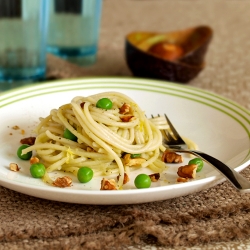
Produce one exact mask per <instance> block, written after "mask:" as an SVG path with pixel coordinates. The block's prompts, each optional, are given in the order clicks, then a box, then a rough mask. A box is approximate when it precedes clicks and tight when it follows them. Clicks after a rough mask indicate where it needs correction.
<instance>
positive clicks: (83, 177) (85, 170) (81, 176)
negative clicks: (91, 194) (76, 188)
mask: <svg viewBox="0 0 250 250" xmlns="http://www.w3.org/2000/svg"><path fill="white" fill-rule="evenodd" d="M93 175H94V172H93V170H92V169H91V168H89V167H81V168H79V169H78V172H77V178H78V180H79V181H80V182H81V183H87V182H89V181H90V180H91V179H92V178H93Z"/></svg>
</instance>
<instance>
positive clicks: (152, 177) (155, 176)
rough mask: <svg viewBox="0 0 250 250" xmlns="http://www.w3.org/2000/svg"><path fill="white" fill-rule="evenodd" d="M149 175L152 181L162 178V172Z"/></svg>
mask: <svg viewBox="0 0 250 250" xmlns="http://www.w3.org/2000/svg"><path fill="white" fill-rule="evenodd" d="M149 177H150V179H151V181H152V182H157V181H158V180H159V179H160V174H159V173H154V174H150V175H149Z"/></svg>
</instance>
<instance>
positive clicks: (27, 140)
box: [20, 136, 36, 145]
mask: <svg viewBox="0 0 250 250" xmlns="http://www.w3.org/2000/svg"><path fill="white" fill-rule="evenodd" d="M35 140H36V137H32V136H31V137H27V138H23V139H21V140H20V143H21V144H28V145H34V143H35Z"/></svg>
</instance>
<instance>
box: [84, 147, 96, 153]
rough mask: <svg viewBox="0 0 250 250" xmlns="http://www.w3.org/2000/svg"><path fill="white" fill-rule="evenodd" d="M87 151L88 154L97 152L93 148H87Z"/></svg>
mask: <svg viewBox="0 0 250 250" xmlns="http://www.w3.org/2000/svg"><path fill="white" fill-rule="evenodd" d="M86 151H87V152H95V150H94V149H93V148H91V147H89V146H88V147H87V149H86Z"/></svg>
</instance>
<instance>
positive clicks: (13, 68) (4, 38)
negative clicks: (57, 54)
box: [0, 0, 48, 89]
mask: <svg viewBox="0 0 250 250" xmlns="http://www.w3.org/2000/svg"><path fill="white" fill-rule="evenodd" d="M47 8H48V0H35V1H34V0H1V1H0V35H1V39H0V87H1V89H4V88H6V89H7V88H8V83H13V82H24V83H27V82H34V81H39V80H41V79H44V77H45V72H46V35H47V20H48V19H47V16H48V9H47Z"/></svg>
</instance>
